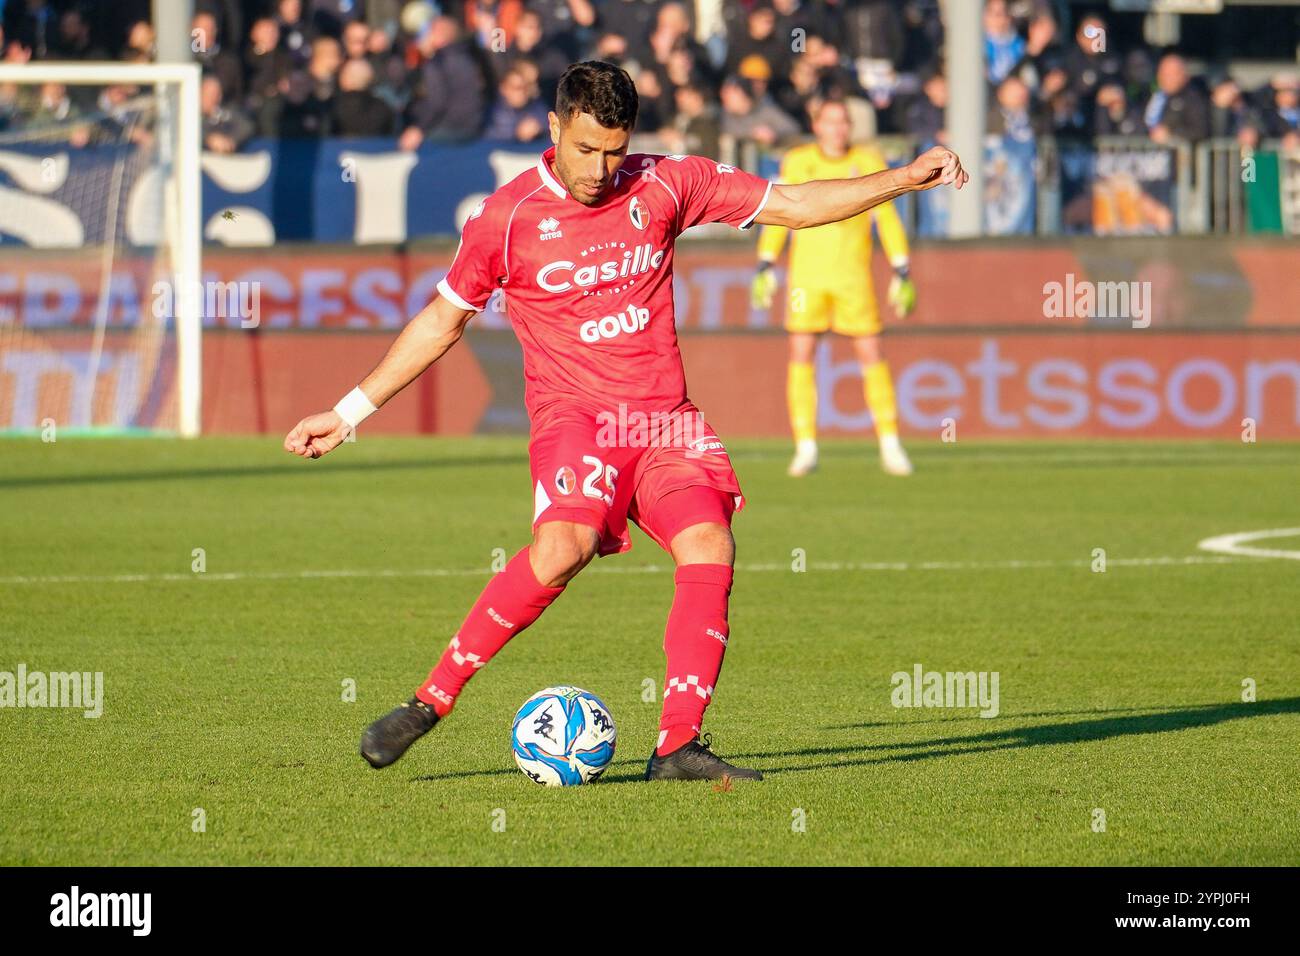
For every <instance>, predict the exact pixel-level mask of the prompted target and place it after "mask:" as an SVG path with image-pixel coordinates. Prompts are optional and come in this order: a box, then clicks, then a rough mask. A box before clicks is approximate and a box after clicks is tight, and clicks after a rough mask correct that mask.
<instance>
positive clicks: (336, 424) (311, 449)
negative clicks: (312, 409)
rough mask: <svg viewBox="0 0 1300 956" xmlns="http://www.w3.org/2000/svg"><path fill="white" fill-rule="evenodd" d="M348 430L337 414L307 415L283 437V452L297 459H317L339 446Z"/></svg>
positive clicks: (347, 426)
mask: <svg viewBox="0 0 1300 956" xmlns="http://www.w3.org/2000/svg"><path fill="white" fill-rule="evenodd" d="M350 430H351V427H350V426H349V425H348V424H347V422H345V421H343V419H341V418H339V414H338V412H335V411H328V412H321V413H320V414H319V415H308V416H307V417H306V418H304V419H303V420H302V421H300V422H299V423H298V424H297V425H295V426H293V431H291V432H289V434H288V435H285V436H284V450H285V451H287V452H289V453H290V454H292V455H297V456H298V457H299V458H319V457H321V455H324V454H325V453H326V452H329V451H333V450H334V449H335V448H337V447H338V446H339V445H341V444H342V443H343V441H344V440H345V439H346V438H347V437H348V432H349V431H350Z"/></svg>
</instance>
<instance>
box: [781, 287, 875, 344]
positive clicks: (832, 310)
mask: <svg viewBox="0 0 1300 956" xmlns="http://www.w3.org/2000/svg"><path fill="white" fill-rule="evenodd" d="M785 305H786V308H785V330H786V331H787V332H794V333H819V332H825V331H827V330H829V331H831V332H834V333H835V334H836V335H848V336H852V337H854V338H856V337H859V336H863V335H879V334H880V311H879V309H878V308H877V307H876V296H875V293H874V290H872V289H871V288H870V287H868V288H865V289H864V288H862V287H858V288H849V289H810V288H804V287H802V286H798V285H792V286H791V287H790V294H789V297H788V298H787V300H786V304H785Z"/></svg>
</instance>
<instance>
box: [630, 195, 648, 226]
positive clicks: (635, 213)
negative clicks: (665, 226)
mask: <svg viewBox="0 0 1300 956" xmlns="http://www.w3.org/2000/svg"><path fill="white" fill-rule="evenodd" d="M627 217H628V218H629V219H631V220H632V225H634V226H636V227H637V228H638V229H644V228H645V227H646V226H648V225H650V210H649V209H648V208H646V204H645V203H643V202H642V201H641V200H640V199H639V198H638V197H636V196H633V197H632V198H631V200H629V201H628V204H627Z"/></svg>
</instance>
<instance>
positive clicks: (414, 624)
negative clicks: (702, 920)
mask: <svg viewBox="0 0 1300 956" xmlns="http://www.w3.org/2000/svg"><path fill="white" fill-rule="evenodd" d="M278 444H279V443H278V441H277V440H273V439H204V440H200V441H196V442H192V443H185V442H181V441H173V440H163V439H158V440H152V439H134V440H132V439H113V440H109V439H105V440H84V439H83V440H77V439H66V440H62V441H59V442H57V443H54V444H42V443H41V442H40V441H39V440H35V439H21V440H20V439H14V440H7V441H4V442H3V443H0V501H3V509H0V541H3V548H0V579H3V580H2V581H0V594H2V595H3V600H2V601H0V650H2V654H0V670H3V671H11V672H12V671H15V670H16V668H17V665H18V664H19V663H23V664H25V665H26V667H27V668H28V670H29V671H45V672H49V671H70V670H77V671H92V672H93V671H102V672H103V674H104V698H105V699H104V712H103V716H102V717H100V718H98V719H86V718H85V717H83V716H82V715H81V713H80V712H76V711H72V710H66V709H65V710H60V709H24V710H18V709H9V708H5V709H0V740H3V751H4V764H5V770H6V773H5V783H4V786H3V787H0V863H3V864H90V865H96V864H181V865H187V864H317V863H319V864H385V865H387V864H439V865H441V864H541V865H546V864H710V865H719V864H812V865H820V864H999V865H1002V864H1049V865H1050V864H1065V865H1079V864H1082V865H1092V864H1158V865H1164V864H1265V865H1280V864H1290V865H1294V864H1296V863H1297V862H1300V763H1297V761H1296V759H1295V757H1296V753H1297V752H1300V614H1297V607H1300V605H1298V604H1297V594H1300V562H1297V561H1294V560H1286V559H1264V558H1250V557H1219V558H1216V557H1215V556H1213V555H1210V554H1207V553H1206V552H1203V551H1198V550H1197V543H1198V542H1199V541H1201V540H1202V539H1204V538H1207V537H1210V536H1212V535H1221V534H1227V533H1231V532H1239V531H1243V532H1244V531H1255V530H1263V529H1277V528H1287V527H1295V526H1296V525H1298V524H1300V521H1297V520H1296V510H1295V502H1296V475H1297V473H1298V472H1297V469H1298V468H1300V446H1295V445H1289V446H1288V445H1272V446H1270V445H1268V444H1267V443H1261V444H1258V445H1242V444H1227V443H1224V444H1213V443H1209V444H1203V443H1159V444H1118V443H1087V444H1068V445H1063V444H1043V443H1034V444H999V443H983V444H979V443H968V442H964V441H963V442H958V443H956V444H952V445H943V444H938V443H932V444H915V445H914V446H913V447H912V451H913V457H914V460H915V462H916V465H917V473H916V475H915V476H914V477H912V478H910V479H907V480H900V479H891V478H888V477H886V476H884V475H882V474H881V473H880V472H879V470H878V469H877V468H876V467H875V462H874V460H873V458H872V456H871V454H870V452H869V450H868V448H867V447H866V446H864V445H862V444H861V443H852V444H851V443H827V444H826V446H825V447H824V449H823V462H822V469H821V471H819V472H818V473H816V474H815V475H813V476H811V477H809V478H807V479H804V480H801V481H794V480H790V479H788V478H786V477H785V474H784V469H785V464H786V459H787V447H786V444H785V443H784V442H736V443H734V444H733V446H732V452H733V458H734V461H735V465H736V468H737V471H738V473H739V475H740V478H741V482H742V484H743V485H744V487H745V490H746V493H747V496H748V507H747V509H746V510H745V511H744V512H743V513H741V514H740V515H739V516H738V517H737V519H736V535H737V540H738V546H739V556H738V562H739V570H738V574H737V583H736V587H735V591H734V593H733V598H732V613H731V624H732V635H733V637H732V641H731V645H730V649H729V650H728V654H727V661H726V666H725V668H724V669H723V673H722V679H721V681H720V684H719V687H718V694H717V697H716V702H715V703H714V704H713V706H712V707H711V708H710V711H709V714H708V719H707V721H706V729H707V730H709V731H711V732H712V734H713V741H714V746H715V748H716V749H717V750H718V751H719V752H720V753H721V754H723V755H724V756H726V757H729V758H733V759H737V760H738V761H740V762H743V763H750V764H752V765H755V766H757V767H759V768H760V769H762V770H763V771H765V773H766V774H767V779H766V780H765V781H763V782H762V783H757V784H736V785H735V786H734V787H733V788H732V789H730V790H727V789H725V788H723V787H719V786H717V785H714V784H712V783H699V784H654V785H651V784H645V783H643V782H641V781H640V780H639V775H640V773H641V771H642V769H643V767H644V762H645V759H646V756H647V754H648V752H649V748H650V746H651V744H652V743H653V741H654V739H655V735H656V728H657V716H658V711H659V705H658V696H659V693H660V692H661V682H662V680H663V659H662V649H661V645H662V639H663V622H664V618H665V615H666V613H667V610H668V606H669V603H670V600H671V596H672V576H671V574H670V573H669V571H670V566H669V561H668V559H667V557H666V556H665V555H664V554H662V553H661V552H659V551H658V549H657V548H655V547H654V545H653V544H652V543H651V542H650V541H649V540H648V539H646V538H645V537H644V536H641V535H640V534H639V533H635V539H634V540H635V546H634V549H633V551H632V552H631V553H629V554H625V555H621V556H616V557H610V558H604V559H601V560H599V561H597V562H596V563H595V564H594V565H593V566H592V567H591V568H589V569H588V570H587V571H586V572H584V573H583V574H582V575H580V576H579V577H578V578H577V580H576V581H575V582H574V583H573V584H572V585H571V586H570V588H569V590H568V591H567V592H566V593H565V594H564V596H563V597H562V598H561V599H560V600H559V602H558V603H557V604H556V605H555V606H554V607H553V608H552V609H551V610H550V611H549V612H548V613H547V614H546V615H545V616H544V617H543V618H542V620H541V621H540V622H539V623H538V624H537V625H535V626H534V627H533V628H532V629H531V630H530V631H528V632H527V633H525V634H524V635H522V636H521V637H519V638H517V639H516V640H515V641H514V642H513V643H512V644H510V645H509V646H507V648H506V649H505V650H504V651H503V652H502V654H501V655H500V656H499V657H497V658H496V659H495V660H494V661H493V662H492V663H491V664H490V665H489V666H488V667H487V668H486V669H485V670H483V671H482V672H480V673H479V675H478V676H477V677H476V678H475V679H474V681H473V682H472V683H471V684H470V686H469V687H468V688H467V690H466V692H465V693H464V695H463V696H462V697H461V700H460V703H459V705H458V707H457V709H456V711H455V713H454V714H453V715H452V717H451V718H450V719H449V720H448V721H446V722H445V723H444V724H443V725H441V726H440V727H439V728H437V730H436V731H435V732H434V733H433V734H432V735H431V736H430V737H429V738H426V739H425V740H423V741H421V742H420V743H418V744H416V746H415V747H414V748H413V749H412V750H411V751H410V752H409V753H408V754H407V756H406V757H405V758H404V759H403V760H402V761H400V762H399V763H398V764H396V765H394V766H393V767H390V768H389V769H387V770H384V771H382V772H376V771H373V770H371V769H370V768H369V767H368V766H366V765H365V764H364V763H363V761H362V760H361V758H360V757H359V756H358V754H357V742H358V738H359V735H360V732H361V730H362V728H363V727H364V726H365V725H366V724H367V723H368V722H369V721H371V720H372V719H373V718H375V717H376V716H378V715H379V714H381V713H383V712H384V711H386V710H387V709H389V708H390V707H392V706H393V705H394V704H395V703H397V702H398V701H401V700H404V699H406V698H407V697H408V696H409V695H410V693H411V691H412V689H413V688H414V687H415V686H416V685H417V683H418V682H419V681H420V680H421V679H422V678H423V677H424V675H425V674H426V673H427V671H428V669H429V667H430V666H431V665H432V664H433V662H434V661H435V660H436V659H437V656H438V655H439V654H440V653H441V651H442V649H443V648H444V646H445V645H446V643H447V641H448V640H449V638H450V636H451V634H452V633H453V631H454V630H455V628H456V627H457V626H458V624H459V623H460V621H461V619H462V617H463V615H464V613H465V612H466V610H467V609H468V607H469V605H470V604H471V603H472V602H473V600H474V598H475V597H476V595H477V593H478V591H479V590H480V588H481V587H482V585H483V583H484V581H485V580H486V577H487V574H488V573H489V568H490V564H491V562H492V560H493V551H494V549H498V548H500V549H503V550H504V552H505V553H506V554H507V555H509V554H513V553H514V551H515V550H517V549H518V548H519V547H520V546H522V544H524V543H525V541H526V539H527V531H528V523H529V520H530V518H531V506H532V496H531V494H530V490H529V483H528V469H527V463H526V459H525V443H524V442H523V441H522V440H520V439H513V438H481V439H472V440H446V439H444V440H421V439H392V440H387V439H380V438H370V437H366V436H365V435H364V434H363V435H362V436H361V438H360V440H359V441H358V442H357V443H356V444H355V445H347V446H344V447H343V448H341V449H340V450H339V451H338V452H336V453H334V454H332V455H331V456H329V457H328V458H327V459H325V460H324V461H320V462H303V461H298V460H294V459H291V458H290V457H289V456H288V455H285V454H284V453H283V452H281V451H280V450H279V447H278ZM1265 546H1267V547H1273V548H1280V549H1287V548H1289V549H1291V550H1293V551H1294V550H1297V549H1300V536H1298V537H1297V538H1292V539H1290V540H1287V539H1281V538H1277V539H1273V540H1272V541H1269V542H1265ZM200 548H201V549H203V554H204V560H205V562H206V570H205V571H204V572H203V573H195V572H194V571H192V570H191V568H192V564H193V563H194V561H195V560H196V559H195V557H194V551H195V549H200ZM1096 548H1103V549H1105V552H1106V558H1107V562H1108V563H1107V568H1106V570H1105V572H1104V573H1098V572H1094V571H1093V570H1092V566H1091V565H1092V560H1093V552H1094V549H1096ZM796 549H802V552H803V554H804V556H805V560H806V562H807V570H805V571H803V572H796V571H794V570H792V563H793V562H794V561H795V560H796ZM1184 558H1187V559H1190V560H1189V561H1186V562H1185V561H1183V559H1184ZM1139 559H1159V560H1156V561H1152V562H1147V561H1143V560H1139ZM935 563H937V564H935ZM312 572H319V573H312ZM334 572H338V573H334ZM916 664H920V665H922V666H923V667H924V668H925V669H926V670H935V671H941V672H946V671H963V672H964V671H986V672H994V671H996V672H998V674H999V676H1000V683H999V696H1000V700H999V709H1000V712H999V714H998V716H996V717H992V718H982V717H980V716H979V714H978V711H977V710H976V709H972V708H965V709H956V708H911V709H908V708H895V707H894V706H893V705H892V704H891V690H892V688H891V675H893V674H894V673H895V672H898V671H908V672H910V671H911V670H912V669H913V667H914V666H915V665H916ZM647 679H649V680H651V681H653V686H654V688H655V690H654V693H653V694H652V695H650V696H652V701H651V702H646V701H644V700H643V692H644V689H645V687H646V684H645V682H646V681H647ZM1246 679H1251V680H1253V681H1254V682H1255V686H1256V687H1257V695H1258V699H1257V700H1256V701H1254V702H1245V701H1243V700H1242V696H1243V689H1242V688H1243V681H1245V680H1246ZM346 681H355V686H356V700H355V702H348V701H345V700H344V699H343V698H344V687H345V682H346ZM558 683H573V684H578V685H580V686H583V687H586V688H588V689H590V690H592V691H593V692H595V693H597V694H598V695H600V696H601V697H602V698H603V699H604V700H605V701H606V703H607V704H608V705H609V707H610V708H611V710H612V711H613V715H614V717H615V720H616V721H617V725H618V731H619V743H618V753H617V755H616V757H615V762H614V765H613V766H612V767H611V768H610V770H609V771H608V772H607V774H606V777H605V779H603V780H602V781H600V782H598V783H596V784H593V785H590V786H584V787H579V788H573V789H569V790H548V789H545V788H542V787H538V786H536V785H535V784H533V783H531V782H530V781H529V780H528V779H526V778H525V777H524V776H523V775H522V774H521V773H519V771H518V770H517V769H516V768H515V766H514V762H513V760H512V758H511V755H510V749H509V727H510V719H511V717H512V716H513V714H514V712H515V709H516V708H517V707H518V706H519V704H520V703H521V702H522V701H523V700H524V699H525V698H526V697H527V696H528V695H529V694H531V693H533V692H534V691H536V690H539V689H540V688H542V687H545V686H547V685H551V684H558ZM196 809H202V811H203V814H204V819H205V826H206V829H205V830H204V831H203V832H195V827H194V821H195V819H196V817H195V810H196ZM1097 811H1102V812H1104V822H1105V829H1104V831H1100V832H1099V831H1098V829H1097V821H1099V820H1100V819H1101V818H1100V817H1099V816H1098V814H1097Z"/></svg>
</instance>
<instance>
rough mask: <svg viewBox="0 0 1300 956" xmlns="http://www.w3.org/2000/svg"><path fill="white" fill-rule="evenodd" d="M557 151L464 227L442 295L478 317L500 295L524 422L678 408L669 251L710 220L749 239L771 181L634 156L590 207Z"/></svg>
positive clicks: (699, 161) (705, 162) (696, 163)
mask: <svg viewBox="0 0 1300 956" xmlns="http://www.w3.org/2000/svg"><path fill="white" fill-rule="evenodd" d="M554 158H555V147H554V146H552V147H550V148H549V149H548V150H547V151H546V152H545V153H543V154H542V155H541V157H540V158H539V159H538V161H537V165H536V167H535V168H533V169H530V170H528V171H527V172H525V173H522V174H520V175H519V176H517V177H515V178H514V179H513V180H511V181H510V182H509V183H507V184H506V185H504V186H502V187H501V188H500V189H498V190H497V191H496V192H494V193H492V195H490V196H488V197H487V199H485V200H484V201H483V202H482V203H480V204H479V205H478V207H476V208H475V210H474V211H473V212H472V213H471V214H470V217H469V219H468V220H466V222H465V226H464V229H463V230H462V232H461V237H460V245H459V247H458V248H457V250H456V258H455V261H454V262H453V263H452V265H451V270H450V271H449V272H448V273H447V276H446V278H445V279H443V280H442V281H441V282H439V283H438V292H439V293H440V294H441V295H443V296H444V297H445V298H447V299H449V300H451V301H452V302H454V303H455V304H456V305H457V306H459V307H460V308H462V309H474V310H475V311H482V310H483V309H484V308H486V307H487V303H488V299H489V298H490V297H491V295H492V292H493V291H494V290H495V289H496V288H497V287H498V286H500V287H502V288H503V289H504V292H505V297H506V303H507V307H508V311H509V315H510V322H511V324H512V325H513V326H514V330H515V334H516V335H517V336H518V337H519V341H520V344H522V346H523V352H524V377H525V381H526V388H525V404H526V405H527V408H528V414H529V416H530V417H531V416H533V415H535V414H536V412H537V411H538V410H540V409H542V408H544V407H546V406H548V405H550V404H551V403H553V402H560V401H563V402H573V403H577V404H580V405H584V406H586V407H589V408H592V409H594V410H596V411H598V412H599V411H603V410H606V409H608V410H610V411H615V412H616V410H617V406H618V405H619V404H620V403H622V404H625V405H626V406H627V407H628V408H629V409H635V410H639V411H646V412H650V411H672V410H674V409H676V408H677V407H678V406H679V405H681V403H682V402H684V401H685V400H686V381H685V376H684V374H683V372H682V360H681V354H680V352H679V351H678V349H677V327H676V321H675V318H674V311H673V244H674V241H675V240H676V238H677V236H678V235H680V234H681V233H682V231H683V230H685V229H687V228H689V227H691V226H695V225H698V224H700V223H705V222H725V223H727V224H728V225H733V226H736V227H737V228H740V229H747V228H749V227H750V226H751V225H752V224H753V222H754V219H755V217H756V216H757V215H758V214H759V212H760V211H761V210H762V208H763V206H764V204H765V203H766V202H767V197H768V193H769V192H770V190H771V188H772V187H771V184H770V183H769V182H768V181H767V180H765V179H761V178H760V177H758V176H754V175H751V174H750V173H747V172H745V171H743V170H740V169H736V168H734V167H732V166H728V165H726V164H724V163H718V162H715V161H714V160H711V159H707V158H705V157H703V156H659V155H651V154H645V153H632V154H629V155H628V156H627V157H626V158H625V159H624V160H623V165H622V166H621V167H620V168H619V170H618V172H617V173H616V174H615V179H614V182H613V183H611V184H610V185H609V186H608V187H606V191H605V194H604V196H603V197H602V198H601V201H600V202H599V203H598V204H597V205H595V206H590V207H588V206H585V205H583V204H582V203H580V202H578V201H577V200H576V199H574V198H573V197H572V196H570V195H569V193H568V191H567V190H566V189H565V188H564V185H563V183H561V182H560V180H559V178H558V177H557V176H556V175H555V171H554V166H553V161H554Z"/></svg>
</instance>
